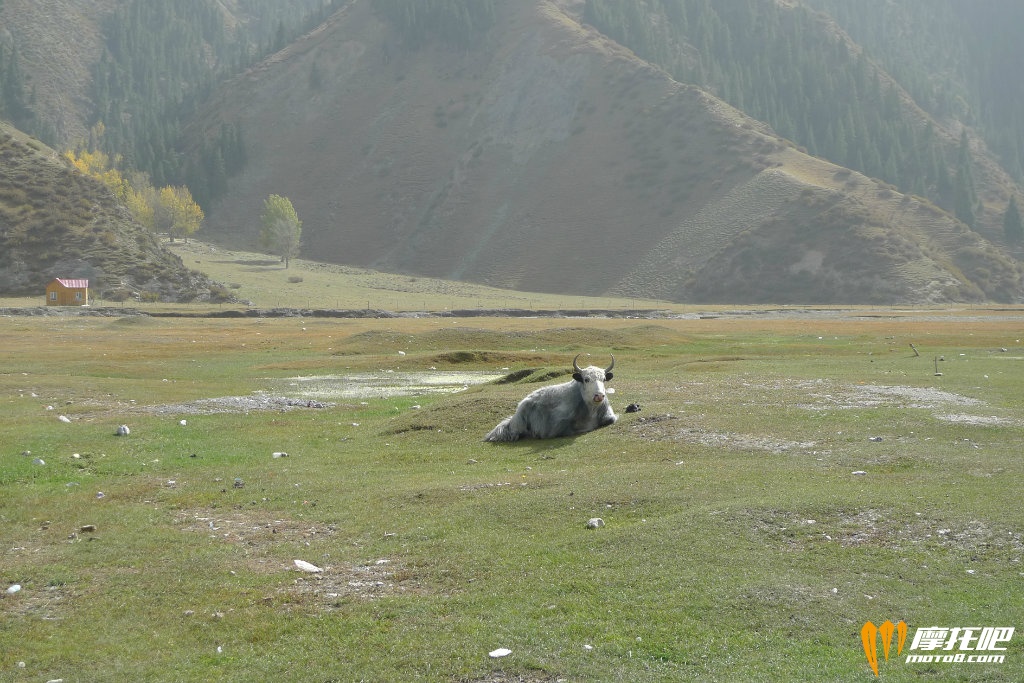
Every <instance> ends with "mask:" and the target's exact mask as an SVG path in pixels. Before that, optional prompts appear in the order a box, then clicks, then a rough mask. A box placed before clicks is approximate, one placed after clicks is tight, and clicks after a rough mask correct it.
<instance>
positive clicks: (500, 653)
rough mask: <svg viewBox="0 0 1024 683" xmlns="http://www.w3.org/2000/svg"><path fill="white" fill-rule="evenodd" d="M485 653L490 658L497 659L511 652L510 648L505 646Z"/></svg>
mask: <svg viewBox="0 0 1024 683" xmlns="http://www.w3.org/2000/svg"><path fill="white" fill-rule="evenodd" d="M487 654H488V656H489V657H490V658H491V659H499V658H501V657H508V656H509V655H510V654H512V650H509V649H508V648H507V647H499V648H498V649H497V650H491V651H490V652H488V653H487Z"/></svg>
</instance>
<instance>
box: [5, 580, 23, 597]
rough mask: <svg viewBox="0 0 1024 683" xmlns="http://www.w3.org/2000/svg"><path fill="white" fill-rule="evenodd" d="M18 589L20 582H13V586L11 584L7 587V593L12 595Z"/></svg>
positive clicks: (19, 588)
mask: <svg viewBox="0 0 1024 683" xmlns="http://www.w3.org/2000/svg"><path fill="white" fill-rule="evenodd" d="M20 590H21V584H20V583H16V584H14V585H13V586H11V587H10V588H8V589H7V594H8V595H14V594H15V593H17V592H18V591H20Z"/></svg>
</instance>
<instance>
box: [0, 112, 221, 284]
mask: <svg viewBox="0 0 1024 683" xmlns="http://www.w3.org/2000/svg"><path fill="white" fill-rule="evenodd" d="M55 277H71V278H87V279H88V280H89V281H90V285H89V286H90V288H91V289H92V291H93V292H94V293H95V294H96V295H98V296H99V297H100V298H102V299H108V300H123V299H125V298H128V297H131V296H140V297H148V298H152V299H154V300H156V299H164V300H172V301H192V300H208V299H211V298H213V299H217V298H221V299H224V298H227V293H226V291H224V288H223V287H220V286H218V285H215V284H213V283H211V282H210V281H209V280H208V279H207V278H206V277H205V276H203V275H202V274H200V273H196V272H193V271H190V270H189V269H187V268H186V267H185V266H184V264H183V263H182V261H181V258H180V257H178V256H177V255H176V254H173V253H171V252H170V251H168V250H167V249H166V248H164V247H163V245H161V244H160V243H159V241H158V240H157V237H156V235H155V234H153V233H152V232H150V231H148V230H146V229H145V228H143V227H142V226H141V225H139V224H138V223H136V222H135V221H134V219H133V218H132V216H131V215H130V214H129V212H128V211H127V210H126V209H125V208H124V207H123V206H121V204H120V203H119V202H118V201H117V200H116V199H115V197H114V195H113V194H112V193H111V192H110V190H108V189H107V187H106V186H105V185H103V184H102V183H101V182H99V181H98V180H95V179H93V178H89V177H86V176H84V175H82V174H81V173H78V172H77V171H74V170H72V169H71V167H70V166H69V165H68V164H66V163H65V162H64V161H63V160H62V159H61V158H60V157H59V156H58V155H57V153H56V152H54V151H53V150H52V149H49V148H47V147H45V146H44V145H42V144H41V143H39V142H38V141H37V140H33V139H32V138H29V137H27V136H26V135H24V134H22V133H20V132H19V131H17V130H15V129H13V128H11V127H10V126H8V125H6V124H3V123H0V292H2V293H3V294H4V295H7V296H33V295H38V296H39V297H40V300H41V297H42V295H43V288H44V287H45V285H46V283H47V282H49V281H50V280H52V279H53V278H55Z"/></svg>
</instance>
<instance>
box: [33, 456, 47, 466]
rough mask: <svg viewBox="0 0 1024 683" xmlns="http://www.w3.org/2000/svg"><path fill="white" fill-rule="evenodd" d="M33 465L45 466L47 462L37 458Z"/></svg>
mask: <svg viewBox="0 0 1024 683" xmlns="http://www.w3.org/2000/svg"><path fill="white" fill-rule="evenodd" d="M32 464H33V465H45V464H46V462H45V461H44V460H43V459H42V458H36V459H34V460H33V461H32Z"/></svg>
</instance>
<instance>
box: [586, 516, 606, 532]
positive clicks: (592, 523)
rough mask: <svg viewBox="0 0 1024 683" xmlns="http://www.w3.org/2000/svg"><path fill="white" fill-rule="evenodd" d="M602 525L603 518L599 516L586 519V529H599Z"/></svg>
mask: <svg viewBox="0 0 1024 683" xmlns="http://www.w3.org/2000/svg"><path fill="white" fill-rule="evenodd" d="M603 526H604V520H603V519H601V518H600V517H591V518H590V519H589V520H587V528H588V529H600V528H601V527H603Z"/></svg>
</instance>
